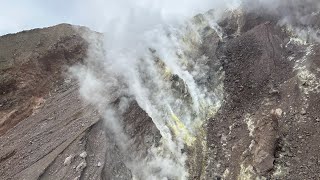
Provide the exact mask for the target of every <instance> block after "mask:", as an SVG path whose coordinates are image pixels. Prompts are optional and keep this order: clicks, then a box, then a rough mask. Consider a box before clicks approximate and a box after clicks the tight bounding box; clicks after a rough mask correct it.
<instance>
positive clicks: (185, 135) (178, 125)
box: [170, 113, 196, 146]
mask: <svg viewBox="0 0 320 180" xmlns="http://www.w3.org/2000/svg"><path fill="white" fill-rule="evenodd" d="M171 118H172V120H173V123H172V124H170V128H171V130H172V131H173V133H174V134H175V135H176V136H177V137H180V138H182V140H183V141H184V143H185V144H187V145H188V146H192V144H193V142H194V141H195V140H196V138H195V137H194V136H192V135H191V134H190V132H189V131H188V129H187V128H186V126H185V125H184V124H183V122H182V121H181V120H180V119H179V118H178V117H177V116H176V115H175V114H174V113H171Z"/></svg>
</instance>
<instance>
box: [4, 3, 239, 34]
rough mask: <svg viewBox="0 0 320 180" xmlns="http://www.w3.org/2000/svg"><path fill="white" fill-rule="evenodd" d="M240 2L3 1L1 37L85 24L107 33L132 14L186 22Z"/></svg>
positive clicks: (154, 19)
mask: <svg viewBox="0 0 320 180" xmlns="http://www.w3.org/2000/svg"><path fill="white" fill-rule="evenodd" d="M238 1H239V0H227V1H225V0H0V4H1V10H0V35H4V34H8V33H15V32H19V31H22V30H29V29H33V28H42V27H47V26H52V25H56V24H59V23H70V24H74V25H84V26H87V27H89V28H91V29H93V30H96V31H100V32H105V30H106V29H109V27H110V24H109V22H118V21H119V20H120V19H121V18H122V19H124V18H127V20H130V18H128V16H129V17H130V16H131V14H132V13H133V14H137V13H138V14H140V15H141V17H139V18H138V19H139V23H144V24H146V22H145V21H150V22H152V24H155V23H160V21H165V22H167V21H172V20H179V19H183V18H185V17H189V16H192V15H194V14H196V13H199V12H203V11H206V10H209V9H211V8H215V9H224V8H225V7H226V4H231V5H232V3H231V2H238ZM226 2H228V3H226ZM222 7H223V8H222ZM141 12H142V13H141ZM130 13H131V14H130ZM126 16H127V17H126ZM157 18H158V19H157ZM136 19H137V18H136ZM129 23H133V22H129Z"/></svg>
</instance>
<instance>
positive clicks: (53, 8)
mask: <svg viewBox="0 0 320 180" xmlns="http://www.w3.org/2000/svg"><path fill="white" fill-rule="evenodd" d="M81 1H83V0H78V1H77V0H0V2H1V11H0V35H3V34H7V33H15V32H18V31H22V30H27V29H33V28H40V27H46V26H52V25H55V24H59V23H63V22H65V23H71V24H82V25H88V24H87V23H86V20H85V19H83V20H82V18H81V16H84V14H80V11H79V6H78V5H77V4H76V2H81ZM88 1H89V0H88ZM86 13H88V12H86ZM89 26H90V24H89Z"/></svg>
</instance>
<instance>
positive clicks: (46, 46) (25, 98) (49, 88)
mask: <svg viewBox="0 0 320 180" xmlns="http://www.w3.org/2000/svg"><path fill="white" fill-rule="evenodd" d="M86 31H88V29H86V28H83V27H73V26H71V25H67V24H61V25H57V26H54V27H50V28H45V29H37V30H32V31H27V32H21V33H18V34H13V35H6V36H2V37H0V49H1V51H0V57H1V61H0V67H1V69H0V71H1V74H0V75H1V81H0V90H1V94H0V105H1V106H0V114H1V116H0V118H1V121H0V122H1V125H0V147H1V151H0V179H55V180H56V179H113V178H120V179H129V178H130V177H131V173H130V171H129V170H128V169H127V168H126V167H125V166H124V164H123V161H122V160H121V159H122V158H123V157H125V156H124V155H123V154H121V152H119V149H118V148H117V145H116V143H115V140H114V135H113V134H112V133H111V132H109V131H107V130H106V128H105V125H104V123H103V121H102V120H101V119H100V117H99V115H98V113H97V112H96V111H95V110H94V109H93V108H92V107H90V105H88V104H85V103H84V102H82V101H81V100H80V96H79V92H78V85H77V83H76V82H75V81H74V80H72V79H69V78H68V77H69V76H68V75H67V68H68V67H70V66H71V65H73V64H76V63H82V62H83V59H84V58H85V57H86V49H87V45H88V44H87V42H86V41H85V40H84V39H83V38H82V37H81V35H80V34H81V33H83V32H86ZM130 107H131V108H130V109H129V110H128V112H127V113H126V115H125V118H124V119H126V121H127V123H126V124H127V126H129V128H128V133H130V134H132V138H133V139H135V138H137V140H136V142H137V143H136V147H135V146H134V147H132V148H138V147H139V151H141V152H146V150H147V149H148V147H150V146H151V145H152V144H153V140H152V139H153V138H157V137H158V136H159V135H158V134H159V132H158V131H157V129H156V128H155V127H154V125H153V123H152V121H151V120H150V118H149V117H148V116H147V114H146V113H145V112H144V111H142V109H141V108H139V106H138V105H137V104H135V103H132V105H131V106H130ZM147 136H150V137H149V138H148V137H147ZM147 139H151V141H146V140H147ZM135 151H138V150H135Z"/></svg>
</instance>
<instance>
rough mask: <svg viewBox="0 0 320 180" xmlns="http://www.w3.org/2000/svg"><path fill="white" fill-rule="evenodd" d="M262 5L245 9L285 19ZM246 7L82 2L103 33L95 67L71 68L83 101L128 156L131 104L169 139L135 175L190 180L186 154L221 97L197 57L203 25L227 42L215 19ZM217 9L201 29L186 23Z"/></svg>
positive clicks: (94, 51) (92, 55)
mask: <svg viewBox="0 0 320 180" xmlns="http://www.w3.org/2000/svg"><path fill="white" fill-rule="evenodd" d="M88 2H89V4H88ZM288 2H289V1H288ZM243 3H244V5H245V3H246V1H245V2H243ZM259 3H260V4H259V5H257V6H254V5H253V6H252V7H250V8H251V9H250V8H248V7H249V6H248V7H246V8H245V9H246V10H248V9H250V10H254V9H255V8H256V7H261V4H266V5H267V6H266V7H268V10H269V11H274V12H277V13H279V15H281V11H280V12H278V10H277V8H278V7H281V6H282V5H283V4H282V3H279V2H278V1H277V2H275V3H274V4H272V3H269V1H267V0H260V1H259ZM240 4H241V1H240V0H233V1H231V0H230V1H228V3H226V2H225V1H214V0H203V1H198V0H188V1H182V0H176V1H172V0H153V1H151V0H135V1H130V0H119V1H111V0H107V1H102V0H93V1H81V3H79V5H78V8H79V9H80V10H81V12H83V14H87V16H86V17H85V18H87V20H88V21H90V22H96V23H95V24H94V26H95V27H96V29H98V30H100V31H102V32H103V33H104V35H103V36H102V35H87V37H86V38H87V39H88V41H89V42H90V48H89V54H88V62H87V64H86V66H79V67H73V68H72V69H71V71H72V72H73V74H75V75H76V76H77V78H78V79H79V81H80V92H81V94H82V96H83V97H84V98H85V99H86V100H87V101H89V102H90V103H92V104H94V105H95V106H96V107H97V108H98V109H99V111H100V113H101V115H103V116H104V118H105V119H106V122H107V125H108V127H109V128H110V130H112V131H113V132H114V133H115V134H117V136H118V139H117V141H118V144H119V145H120V147H121V150H122V151H123V152H125V151H127V150H128V147H129V146H130V138H129V137H127V135H126V134H125V133H124V131H123V129H122V125H121V122H122V121H121V118H122V117H121V114H122V113H123V112H125V110H126V108H127V103H128V101H130V100H132V99H133V100H135V101H137V103H138V104H139V106H140V107H141V108H142V109H143V110H145V111H146V112H147V113H148V115H149V116H150V117H151V118H152V121H153V122H154V124H155V125H156V127H157V128H158V129H159V131H160V133H161V135H162V140H161V144H162V146H161V147H154V148H152V149H151V150H150V152H149V154H148V155H147V157H146V158H145V159H135V158H128V159H130V160H128V161H127V162H125V163H126V165H127V166H128V167H129V168H130V169H131V171H132V173H133V176H135V177H137V178H139V179H166V178H169V179H187V177H188V172H187V170H186V169H185V167H184V166H185V160H186V155H185V154H183V153H182V152H181V149H183V147H184V145H185V144H187V145H191V144H192V142H193V140H194V135H195V133H196V132H195V131H196V127H197V126H199V123H200V124H201V122H203V121H205V120H206V118H207V117H208V114H210V113H214V112H215V111H216V109H217V108H218V107H219V106H220V101H221V98H222V97H221V96H222V95H221V94H219V93H217V92H218V91H219V90H217V89H216V88H217V87H213V88H212V87H210V85H209V84H210V83H208V82H207V81H206V80H204V79H205V78H204V77H205V76H206V74H207V73H208V72H209V71H210V67H208V66H207V62H208V61H209V59H208V57H206V56H204V55H202V54H197V53H198V51H197V48H198V46H200V45H201V44H202V40H203V39H202V34H201V33H202V32H201V23H206V24H207V25H209V26H210V27H211V28H212V29H213V30H215V31H216V35H217V36H218V37H220V38H222V36H223V33H221V32H220V29H219V27H218V25H217V23H215V22H216V20H217V19H219V16H220V15H221V14H222V12H224V11H225V10H226V9H228V8H231V9H235V8H237V7H238V6H239V5H240ZM245 6H246V5H245ZM210 9H214V11H213V12H212V13H211V14H210V13H207V14H206V16H205V17H204V20H201V23H194V22H192V21H187V19H189V18H191V17H192V16H194V15H196V14H198V13H204V12H206V11H207V10H210ZM88 12H90V13H88ZM281 16H282V17H285V16H284V15H281ZM286 17H291V15H290V16H286ZM292 17H294V15H292ZM93 36H96V37H93ZM198 80H203V81H204V82H203V83H199V82H198ZM121 97H122V98H121ZM125 97H128V98H125ZM118 98H120V105H119V107H115V106H114V105H112V104H113V103H114V102H115V101H116V100H117V99H118Z"/></svg>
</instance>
